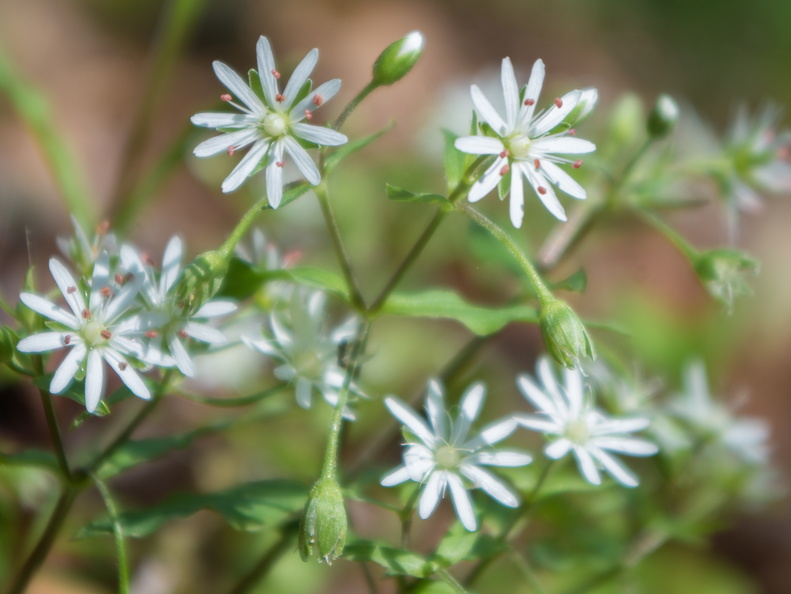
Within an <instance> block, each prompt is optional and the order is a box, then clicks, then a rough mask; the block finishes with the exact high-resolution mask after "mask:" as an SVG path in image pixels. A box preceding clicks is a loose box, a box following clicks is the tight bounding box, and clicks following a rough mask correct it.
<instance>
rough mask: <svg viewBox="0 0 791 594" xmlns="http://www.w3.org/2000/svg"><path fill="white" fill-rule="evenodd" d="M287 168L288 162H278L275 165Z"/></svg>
mask: <svg viewBox="0 0 791 594" xmlns="http://www.w3.org/2000/svg"><path fill="white" fill-rule="evenodd" d="M285 166H286V162H285V161H277V162H276V163H275V167H285Z"/></svg>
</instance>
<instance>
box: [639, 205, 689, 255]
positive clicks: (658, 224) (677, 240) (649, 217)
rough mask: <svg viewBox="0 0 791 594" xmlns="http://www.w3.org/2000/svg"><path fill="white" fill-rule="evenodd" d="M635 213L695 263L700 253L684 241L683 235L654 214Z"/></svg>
mask: <svg viewBox="0 0 791 594" xmlns="http://www.w3.org/2000/svg"><path fill="white" fill-rule="evenodd" d="M634 212H635V214H636V215H637V216H638V217H639V218H640V220H642V221H643V222H644V223H646V224H648V225H649V226H650V227H653V228H654V229H655V230H656V231H659V233H661V234H662V235H664V236H665V238H666V239H667V240H668V241H669V242H670V243H672V244H673V245H674V246H675V247H676V249H678V250H679V251H680V252H681V253H682V254H684V256H685V257H686V258H687V260H689V261H690V262H693V263H694V262H695V259H696V258H697V256H698V252H697V250H696V249H695V248H693V247H692V245H691V244H690V243H689V242H688V241H687V240H686V239H684V236H683V235H681V234H680V233H679V232H678V231H676V230H675V229H673V227H671V226H670V225H668V224H667V223H666V222H664V221H663V220H662V219H660V218H659V217H658V216H656V215H655V214H653V213H650V212H647V211H645V210H642V209H635V211H634Z"/></svg>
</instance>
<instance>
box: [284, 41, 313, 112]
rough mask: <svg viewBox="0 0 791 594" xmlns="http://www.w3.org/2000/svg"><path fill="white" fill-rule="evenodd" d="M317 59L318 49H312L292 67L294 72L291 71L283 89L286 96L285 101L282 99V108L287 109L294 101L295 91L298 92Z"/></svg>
mask: <svg viewBox="0 0 791 594" xmlns="http://www.w3.org/2000/svg"><path fill="white" fill-rule="evenodd" d="M318 60H319V50H317V49H312V50H310V51H309V52H308V54H307V55H306V56H305V57H304V58H302V61H301V62H300V63H299V64H297V67H296V68H294V72H292V73H291V78H290V79H289V80H288V84H287V85H286V88H285V89H284V90H283V95H285V97H286V99H285V101H283V109H284V110H287V109H288V108H289V107H291V105H292V104H293V103H294V99H296V98H297V93H299V90H300V89H301V88H302V85H304V84H305V82H306V81H307V80H308V77H309V76H310V73H311V72H313V69H314V68H315V67H316V62H318Z"/></svg>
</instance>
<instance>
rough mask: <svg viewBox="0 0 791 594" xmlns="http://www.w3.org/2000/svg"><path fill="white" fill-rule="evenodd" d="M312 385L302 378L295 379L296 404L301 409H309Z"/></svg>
mask: <svg viewBox="0 0 791 594" xmlns="http://www.w3.org/2000/svg"><path fill="white" fill-rule="evenodd" d="M312 392H313V384H312V383H311V382H310V381H308V380H307V379H305V378H304V377H298V378H297V394H296V396H297V404H299V406H301V407H302V408H306V409H307V408H310V403H311V400H312V398H311V396H312Z"/></svg>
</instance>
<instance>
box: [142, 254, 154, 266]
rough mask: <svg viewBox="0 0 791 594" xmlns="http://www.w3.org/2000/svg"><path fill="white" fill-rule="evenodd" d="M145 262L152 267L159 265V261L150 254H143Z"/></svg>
mask: <svg viewBox="0 0 791 594" xmlns="http://www.w3.org/2000/svg"><path fill="white" fill-rule="evenodd" d="M143 262H145V263H146V264H148V265H149V266H151V267H154V266H156V265H157V263H156V262H155V261H154V258H152V257H151V256H149V255H148V254H143Z"/></svg>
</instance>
